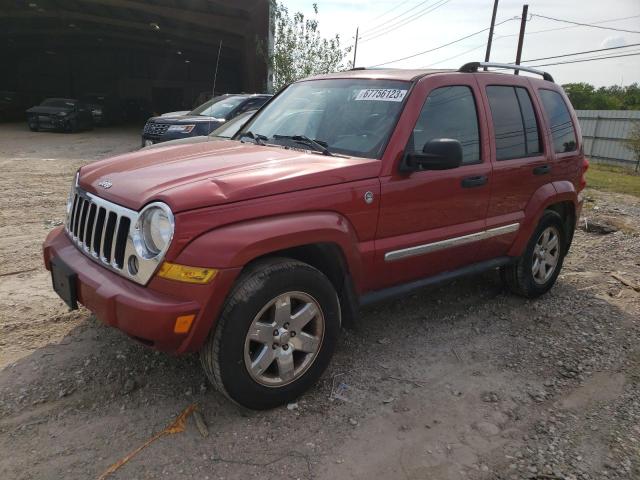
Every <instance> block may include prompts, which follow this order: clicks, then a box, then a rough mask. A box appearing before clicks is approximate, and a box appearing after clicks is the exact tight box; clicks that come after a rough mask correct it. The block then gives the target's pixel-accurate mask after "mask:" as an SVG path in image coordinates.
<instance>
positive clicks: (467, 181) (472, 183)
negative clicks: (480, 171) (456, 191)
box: [460, 175, 489, 188]
mask: <svg viewBox="0 0 640 480" xmlns="http://www.w3.org/2000/svg"><path fill="white" fill-rule="evenodd" d="M488 181H489V177H487V176H486V175H475V176H473V177H467V178H463V179H462V182H460V185H462V188H473V187H481V186H482V185H484V184H485V183H487V182H488Z"/></svg>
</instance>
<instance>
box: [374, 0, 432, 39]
mask: <svg viewBox="0 0 640 480" xmlns="http://www.w3.org/2000/svg"><path fill="white" fill-rule="evenodd" d="M429 1H430V0H423V1H422V2H420V3H418V4H416V5H414V6H413V7H411V8H409V9H408V10H405V11H404V12H402V13H400V14H398V15H396V16H395V17H392V18H390V19H389V20H386V21H385V22H382V23H379V24H378V25H376V26H375V27H371V28H370V29H369V30H365V32H364V33H363V34H362V36H365V35H369V34H372V33H371V32H373V31H374V30H381V29H382V30H383V29H385V28H386V27H388V26H389V23H391V22H393V21H394V20H396V19H397V18H400V17H403V16H405V15H406V14H407V13H409V12H411V11H413V10H415V9H416V8H418V7H420V6H422V5H424V4H425V3H427V2H429Z"/></svg>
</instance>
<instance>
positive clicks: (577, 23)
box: [531, 13, 640, 33]
mask: <svg viewBox="0 0 640 480" xmlns="http://www.w3.org/2000/svg"><path fill="white" fill-rule="evenodd" d="M531 16H532V17H539V18H546V19H547V20H553V21H555V22H563V23H571V24H573V25H578V26H580V27H591V28H600V29H602V30H615V31H616V32H626V33H640V31H637V30H625V29H622V28H614V27H601V26H600V25H595V24H593V23H580V22H574V21H572V20H563V19H560V18H553V17H547V16H545V15H537V14H535V13H534V14H532V15H531Z"/></svg>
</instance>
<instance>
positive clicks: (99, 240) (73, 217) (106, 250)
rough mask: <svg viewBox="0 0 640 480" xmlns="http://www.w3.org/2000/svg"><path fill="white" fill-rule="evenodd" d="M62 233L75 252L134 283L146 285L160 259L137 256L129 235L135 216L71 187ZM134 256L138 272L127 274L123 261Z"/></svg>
mask: <svg viewBox="0 0 640 480" xmlns="http://www.w3.org/2000/svg"><path fill="white" fill-rule="evenodd" d="M72 193H73V203H72V206H71V209H70V211H69V215H68V217H67V222H66V225H65V230H66V232H67V235H68V236H69V237H70V238H71V240H72V241H73V243H75V245H76V246H77V247H78V249H79V250H80V251H81V252H82V253H84V254H85V255H87V256H88V257H89V258H91V259H92V260H94V261H95V262H97V263H99V264H101V265H102V266H104V267H105V268H108V269H109V270H112V271H114V272H116V273H118V274H119V275H121V276H123V277H126V278H129V279H131V280H133V281H135V282H137V283H140V284H143V285H144V284H146V283H147V282H148V281H149V279H150V278H151V276H152V275H153V274H154V273H155V271H156V270H157V268H158V266H159V265H160V264H161V263H162V260H163V258H162V257H163V256H157V257H154V258H144V257H141V256H140V255H138V254H137V252H136V247H135V245H134V239H133V234H134V232H135V231H136V230H134V228H136V224H137V222H138V212H136V211H135V210H130V209H128V208H125V207H122V206H120V205H118V204H116V203H113V202H109V201H107V200H104V199H102V198H100V197H97V196H95V195H93V194H91V193H88V192H85V191H83V190H81V189H80V188H79V187H77V186H75V187H74V189H73V192H72ZM131 255H135V256H136V257H137V258H138V269H137V271H136V272H134V273H131V272H130V271H129V269H128V267H127V261H128V260H127V259H128V258H129V257H130V256H131Z"/></svg>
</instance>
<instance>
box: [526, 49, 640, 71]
mask: <svg viewBox="0 0 640 480" xmlns="http://www.w3.org/2000/svg"><path fill="white" fill-rule="evenodd" d="M636 55H640V52H638V53H625V54H622V55H609V56H606V57H593V58H583V59H581V60H568V61H566V62H556V63H543V64H541V65H527V66H528V67H529V66H531V67H534V68H535V67H550V66H552V65H565V64H567V63H580V62H593V61H596V60H607V59H609V58H622V57H635V56H636Z"/></svg>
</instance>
